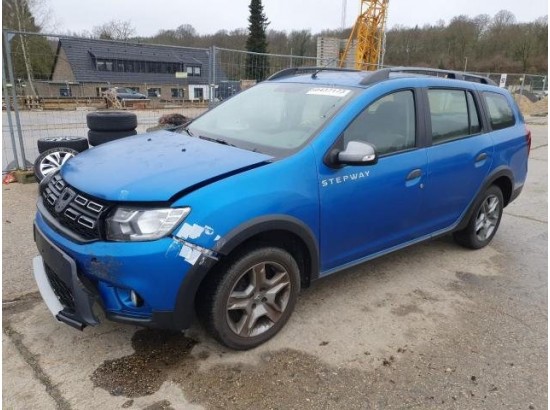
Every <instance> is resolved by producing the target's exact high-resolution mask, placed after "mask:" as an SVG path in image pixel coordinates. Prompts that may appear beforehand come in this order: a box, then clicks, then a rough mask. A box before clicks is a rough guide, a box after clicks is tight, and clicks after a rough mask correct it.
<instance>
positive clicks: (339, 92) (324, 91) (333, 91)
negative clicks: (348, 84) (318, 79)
mask: <svg viewBox="0 0 550 410" xmlns="http://www.w3.org/2000/svg"><path fill="white" fill-rule="evenodd" d="M307 94H310V95H328V96H329V97H339V98H342V97H345V96H346V95H348V94H349V90H344V89H343V88H320V87H319V88H312V89H311V90H309V91H308V92H307Z"/></svg>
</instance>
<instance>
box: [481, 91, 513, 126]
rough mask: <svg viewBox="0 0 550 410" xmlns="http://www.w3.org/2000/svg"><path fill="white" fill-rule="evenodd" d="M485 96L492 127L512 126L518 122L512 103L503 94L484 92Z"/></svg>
mask: <svg viewBox="0 0 550 410" xmlns="http://www.w3.org/2000/svg"><path fill="white" fill-rule="evenodd" d="M483 97H484V98H485V103H486V104H487V108H488V109H489V118H490V120H491V127H492V128H493V129H494V130H501V129H503V128H508V127H512V126H513V125H514V124H515V123H516V119H515V118H514V113H513V111H512V107H510V103H509V102H508V100H507V99H506V97H505V96H503V95H502V94H497V93H492V92H489V91H487V92H484V93H483Z"/></svg>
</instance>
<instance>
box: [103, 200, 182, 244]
mask: <svg viewBox="0 0 550 410" xmlns="http://www.w3.org/2000/svg"><path fill="white" fill-rule="evenodd" d="M189 212H191V208H165V209H137V208H124V207H120V208H117V210H116V212H115V214H114V215H113V216H111V217H110V218H108V219H107V239H109V240H111V241H152V240H155V239H159V238H162V237H163V236H166V235H168V234H169V233H170V232H172V230H173V229H174V228H175V227H176V226H178V224H179V223H180V222H181V221H183V220H184V219H185V217H186V216H187V215H189Z"/></svg>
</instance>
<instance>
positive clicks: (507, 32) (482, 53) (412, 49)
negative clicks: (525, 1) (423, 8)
mask: <svg viewBox="0 0 550 410" xmlns="http://www.w3.org/2000/svg"><path fill="white" fill-rule="evenodd" d="M547 59H548V18H547V17H543V18H540V19H537V20H536V21H534V22H531V23H517V22H516V19H515V16H514V15H513V14H512V13H510V12H509V11H506V10H502V11H500V12H498V13H497V14H496V15H495V16H494V17H493V18H490V17H489V16H487V15H479V16H476V17H473V18H471V17H468V16H458V17H455V18H453V19H452V20H451V21H450V23H449V24H448V25H445V24H442V23H439V24H436V25H426V26H424V27H422V28H419V27H415V28H408V27H396V28H394V29H392V30H389V31H388V32H387V39H386V55H385V60H384V64H385V65H409V66H411V65H412V66H426V67H438V68H445V69H455V70H463V69H464V67H465V66H466V69H467V70H468V71H473V72H483V73H501V72H508V73H532V74H536V73H545V72H547V71H548V60H547Z"/></svg>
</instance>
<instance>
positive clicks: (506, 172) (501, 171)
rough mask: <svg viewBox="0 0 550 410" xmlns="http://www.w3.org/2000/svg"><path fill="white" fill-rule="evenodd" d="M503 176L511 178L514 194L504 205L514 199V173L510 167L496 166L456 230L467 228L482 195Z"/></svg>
mask: <svg viewBox="0 0 550 410" xmlns="http://www.w3.org/2000/svg"><path fill="white" fill-rule="evenodd" d="M501 177H506V178H508V179H509V180H510V183H511V184H512V192H511V193H512V196H511V197H510V198H509V201H508V202H506V203H505V205H504V206H505V207H506V206H507V205H508V204H509V203H510V202H511V201H512V200H513V199H514V196H513V195H514V174H513V173H512V171H511V170H510V169H509V168H506V167H504V166H502V167H498V168H496V169H495V170H493V172H491V173H490V174H489V175H488V176H487V177H486V178H485V182H484V183H483V185H482V186H481V188H480V190H479V192H478V193H477V195H476V197H475V199H474V200H473V201H472V203H471V204H470V207H469V208H468V211H467V212H466V213H465V214H464V216H463V217H462V220H461V221H460V223H459V224H458V225H457V227H456V229H454V230H455V231H460V230H462V229H464V228H466V226H467V225H468V221H469V220H470V218H471V217H472V214H473V213H474V211H475V208H476V204H477V203H478V202H479V199H480V198H481V196H482V195H483V194H484V193H485V191H487V189H488V188H489V187H490V186H491V185H493V184H494V183H495V181H496V180H497V179H499V178H501ZM516 197H517V195H516ZM505 200H506V199H505Z"/></svg>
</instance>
